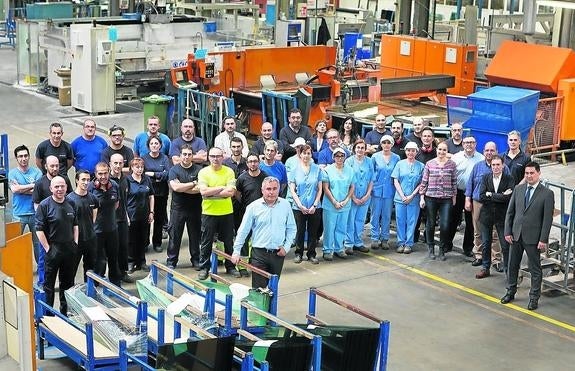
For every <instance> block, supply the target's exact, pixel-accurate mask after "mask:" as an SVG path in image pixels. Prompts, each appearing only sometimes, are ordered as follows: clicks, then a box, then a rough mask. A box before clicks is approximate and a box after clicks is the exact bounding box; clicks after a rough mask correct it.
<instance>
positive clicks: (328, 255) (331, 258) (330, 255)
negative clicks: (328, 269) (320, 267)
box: [323, 253, 333, 262]
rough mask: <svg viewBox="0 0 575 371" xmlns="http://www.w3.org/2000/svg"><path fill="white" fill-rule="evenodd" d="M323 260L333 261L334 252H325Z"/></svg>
mask: <svg viewBox="0 0 575 371" xmlns="http://www.w3.org/2000/svg"><path fill="white" fill-rule="evenodd" d="M323 260H325V261H328V262H330V261H332V260H333V254H331V253H324V254H323Z"/></svg>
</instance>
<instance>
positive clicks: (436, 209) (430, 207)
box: [425, 196, 453, 249]
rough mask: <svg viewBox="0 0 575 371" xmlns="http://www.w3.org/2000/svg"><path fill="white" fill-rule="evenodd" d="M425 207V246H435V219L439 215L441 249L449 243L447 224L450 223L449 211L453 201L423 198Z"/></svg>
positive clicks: (449, 199)
mask: <svg viewBox="0 0 575 371" xmlns="http://www.w3.org/2000/svg"><path fill="white" fill-rule="evenodd" d="M425 206H426V207H427V222H426V223H425V237H426V239H427V245H428V246H429V247H433V246H434V245H435V241H434V236H435V219H436V217H437V214H438V213H439V248H440V249H443V248H444V247H446V246H447V245H448V243H449V242H450V241H449V223H450V221H451V210H452V208H453V201H452V199H451V198H434V197H427V196H425Z"/></svg>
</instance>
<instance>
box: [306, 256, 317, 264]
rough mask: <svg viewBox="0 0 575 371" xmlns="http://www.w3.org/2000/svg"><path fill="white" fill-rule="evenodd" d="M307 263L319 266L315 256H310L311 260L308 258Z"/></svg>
mask: <svg viewBox="0 0 575 371" xmlns="http://www.w3.org/2000/svg"><path fill="white" fill-rule="evenodd" d="M308 261H309V262H310V263H312V264H313V265H317V264H319V260H318V259H317V258H316V257H315V256H312V257H311V258H309V259H308Z"/></svg>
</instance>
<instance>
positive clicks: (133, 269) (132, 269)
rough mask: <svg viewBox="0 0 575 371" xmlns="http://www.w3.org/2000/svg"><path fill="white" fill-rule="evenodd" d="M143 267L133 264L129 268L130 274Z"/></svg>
mask: <svg viewBox="0 0 575 371" xmlns="http://www.w3.org/2000/svg"><path fill="white" fill-rule="evenodd" d="M141 270H142V267H139V266H137V265H133V266H132V267H131V268H130V269H128V274H133V273H134V272H136V271H141Z"/></svg>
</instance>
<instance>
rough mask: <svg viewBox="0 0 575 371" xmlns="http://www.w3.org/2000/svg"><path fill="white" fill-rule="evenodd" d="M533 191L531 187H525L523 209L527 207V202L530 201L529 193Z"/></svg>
mask: <svg viewBox="0 0 575 371" xmlns="http://www.w3.org/2000/svg"><path fill="white" fill-rule="evenodd" d="M532 191H533V187H531V186H529V187H527V192H525V208H527V205H529V201H530V200H531V192H532Z"/></svg>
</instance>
